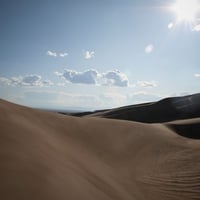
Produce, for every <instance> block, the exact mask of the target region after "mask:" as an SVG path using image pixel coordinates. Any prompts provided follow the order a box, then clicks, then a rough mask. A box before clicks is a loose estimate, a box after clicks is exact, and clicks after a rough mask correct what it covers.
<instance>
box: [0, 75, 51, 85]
mask: <svg viewBox="0 0 200 200" xmlns="http://www.w3.org/2000/svg"><path fill="white" fill-rule="evenodd" d="M0 85H1V86H3V85H11V86H40V87H42V86H50V85H53V83H52V82H51V81H50V80H42V77H41V76H39V75H33V74H31V75H26V76H24V77H22V76H19V77H11V78H5V77H0Z"/></svg>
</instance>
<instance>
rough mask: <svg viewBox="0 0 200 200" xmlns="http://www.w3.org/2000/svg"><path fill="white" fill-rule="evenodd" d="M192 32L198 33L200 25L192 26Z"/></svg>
mask: <svg viewBox="0 0 200 200" xmlns="http://www.w3.org/2000/svg"><path fill="white" fill-rule="evenodd" d="M192 31H196V32H200V24H197V25H196V26H194V28H193V29H192Z"/></svg>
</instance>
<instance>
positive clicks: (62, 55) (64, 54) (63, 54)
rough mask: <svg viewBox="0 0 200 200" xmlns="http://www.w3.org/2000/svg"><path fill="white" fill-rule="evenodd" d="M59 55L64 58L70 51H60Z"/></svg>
mask: <svg viewBox="0 0 200 200" xmlns="http://www.w3.org/2000/svg"><path fill="white" fill-rule="evenodd" d="M59 56H60V57H62V58H64V57H66V56H68V53H60V54H59Z"/></svg>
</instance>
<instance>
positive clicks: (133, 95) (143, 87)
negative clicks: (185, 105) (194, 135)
mask: <svg viewBox="0 0 200 200" xmlns="http://www.w3.org/2000/svg"><path fill="white" fill-rule="evenodd" d="M199 52H200V1H199V0H169V1H168V0H148V1H147V0H17V1H16V0H0V98H2V99H5V100H8V101H11V102H14V103H18V104H22V105H26V106H30V107H39V108H51V109H69V108H71V109H85V110H87V109H90V110H92V109H102V108H113V107H118V106H124V105H130V104H137V103H143V102H150V101H156V100H159V99H162V98H165V97H169V96H179V95H187V94H193V93H198V92H200V89H199V88H200V56H199Z"/></svg>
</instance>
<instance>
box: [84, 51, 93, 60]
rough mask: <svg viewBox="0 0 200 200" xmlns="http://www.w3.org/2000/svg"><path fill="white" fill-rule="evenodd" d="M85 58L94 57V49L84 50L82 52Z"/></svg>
mask: <svg viewBox="0 0 200 200" xmlns="http://www.w3.org/2000/svg"><path fill="white" fill-rule="evenodd" d="M84 57H85V59H87V60H89V59H91V58H93V57H94V51H86V52H85V54H84Z"/></svg>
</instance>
